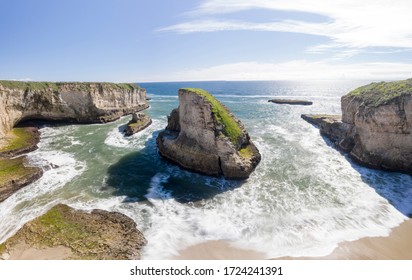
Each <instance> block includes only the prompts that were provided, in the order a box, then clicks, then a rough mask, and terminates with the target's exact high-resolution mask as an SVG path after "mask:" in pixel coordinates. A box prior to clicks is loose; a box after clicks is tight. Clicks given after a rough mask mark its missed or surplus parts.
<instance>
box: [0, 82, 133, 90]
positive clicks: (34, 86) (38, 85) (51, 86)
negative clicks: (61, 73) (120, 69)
mask: <svg viewBox="0 0 412 280" xmlns="http://www.w3.org/2000/svg"><path fill="white" fill-rule="evenodd" d="M0 85H2V86H4V87H8V88H12V89H13V88H15V89H19V90H39V91H40V90H41V91H46V90H53V91H59V89H60V88H61V87H62V86H64V85H71V86H74V87H78V88H80V89H81V90H88V89H90V87H91V86H92V85H102V86H103V87H106V88H111V89H115V90H116V89H119V90H122V89H123V90H134V89H136V90H137V89H139V88H140V87H139V86H138V85H137V84H133V83H119V84H116V83H93V82H20V81H4V80H0Z"/></svg>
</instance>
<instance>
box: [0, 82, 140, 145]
mask: <svg viewBox="0 0 412 280" xmlns="http://www.w3.org/2000/svg"><path fill="white" fill-rule="evenodd" d="M145 108H147V103H146V91H145V89H142V88H140V87H138V86H137V85H135V84H113V83H66V82H59V83H48V82H15V81H0V116H1V120H0V138H1V137H4V136H6V134H7V133H8V132H9V131H10V130H11V129H12V128H13V127H14V126H15V125H16V124H17V123H19V122H21V121H24V120H32V119H34V120H47V121H64V122H75V123H100V122H108V121H113V120H116V119H118V118H119V117H121V116H123V115H127V114H131V113H134V112H137V111H140V110H142V109H145Z"/></svg>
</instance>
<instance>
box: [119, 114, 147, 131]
mask: <svg viewBox="0 0 412 280" xmlns="http://www.w3.org/2000/svg"><path fill="white" fill-rule="evenodd" d="M151 124H152V119H150V118H149V117H148V116H147V115H145V114H143V113H133V114H132V120H131V121H130V122H129V123H128V124H127V125H126V128H125V130H124V134H125V135H126V136H132V135H133V134H135V133H138V132H139V131H142V130H143V129H145V128H146V127H148V126H149V125H151Z"/></svg>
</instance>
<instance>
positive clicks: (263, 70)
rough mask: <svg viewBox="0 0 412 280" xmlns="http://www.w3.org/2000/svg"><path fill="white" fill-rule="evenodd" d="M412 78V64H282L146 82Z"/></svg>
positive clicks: (203, 71) (229, 67)
mask: <svg viewBox="0 0 412 280" xmlns="http://www.w3.org/2000/svg"><path fill="white" fill-rule="evenodd" d="M411 76H412V64H409V63H387V62H375V63H342V62H339V61H335V62H331V61H317V62H310V61H307V60H293V61H287V62H283V63H259V62H240V63H231V64H223V65H216V66H211V67H205V68H198V69H190V70H185V71H178V72H175V73H167V74H164V75H161V74H160V75H158V76H156V77H155V76H152V77H147V78H146V79H144V80H145V81H194V80H202V81H206V80H210V81H212V80H231V81H237V80H332V79H365V80H392V79H393V80H395V79H406V78H410V77H411Z"/></svg>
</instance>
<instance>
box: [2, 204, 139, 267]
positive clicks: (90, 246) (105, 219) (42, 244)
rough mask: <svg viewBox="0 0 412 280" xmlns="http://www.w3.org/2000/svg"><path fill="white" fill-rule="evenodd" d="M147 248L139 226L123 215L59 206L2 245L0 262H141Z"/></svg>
mask: <svg viewBox="0 0 412 280" xmlns="http://www.w3.org/2000/svg"><path fill="white" fill-rule="evenodd" d="M145 244H146V239H145V238H144V236H143V234H142V233H141V232H140V231H139V230H137V229H136V223H135V222H134V221H133V220H132V219H131V218H129V217H127V216H125V215H123V214H121V213H117V212H108V211H104V210H93V211H91V213H88V212H85V211H81V210H75V209H73V208H71V207H69V206H67V205H64V204H59V205H56V206H55V207H53V208H52V209H50V210H49V211H48V212H47V213H46V214H44V215H42V216H40V217H38V218H36V219H34V220H32V221H30V222H28V223H26V224H25V225H24V226H23V227H22V228H21V229H20V230H19V231H18V232H17V233H16V234H15V235H14V236H12V237H11V238H9V239H8V240H7V241H6V242H5V243H3V244H0V259H94V260H97V259H106V260H127V259H140V250H141V248H142V247H143V246H144V245H145ZM29 252H30V254H29ZM24 256H26V257H24ZM27 256H30V257H27Z"/></svg>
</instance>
